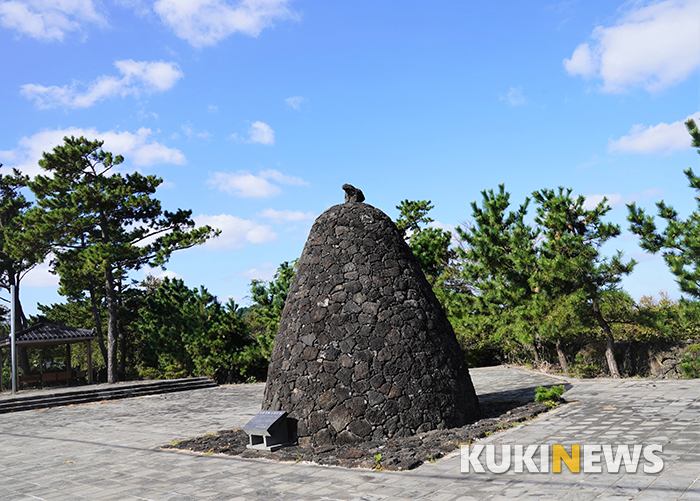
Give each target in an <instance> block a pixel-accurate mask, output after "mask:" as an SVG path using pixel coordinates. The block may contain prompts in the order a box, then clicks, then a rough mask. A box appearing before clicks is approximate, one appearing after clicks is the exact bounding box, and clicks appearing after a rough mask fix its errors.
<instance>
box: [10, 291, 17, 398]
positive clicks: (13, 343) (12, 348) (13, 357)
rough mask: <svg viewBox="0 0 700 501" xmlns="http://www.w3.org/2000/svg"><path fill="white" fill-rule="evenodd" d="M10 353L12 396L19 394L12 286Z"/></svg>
mask: <svg viewBox="0 0 700 501" xmlns="http://www.w3.org/2000/svg"><path fill="white" fill-rule="evenodd" d="M10 296H12V299H11V300H10V352H11V364H12V372H11V377H12V394H13V395H14V394H16V393H17V344H16V339H15V286H14V285H11V286H10Z"/></svg>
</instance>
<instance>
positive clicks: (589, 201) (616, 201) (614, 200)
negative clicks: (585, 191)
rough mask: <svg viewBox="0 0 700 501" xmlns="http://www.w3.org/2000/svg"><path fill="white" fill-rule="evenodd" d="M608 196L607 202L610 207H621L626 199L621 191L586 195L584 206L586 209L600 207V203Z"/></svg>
mask: <svg viewBox="0 0 700 501" xmlns="http://www.w3.org/2000/svg"><path fill="white" fill-rule="evenodd" d="M604 198H607V199H608V200H607V204H608V205H609V206H610V207H619V206H621V205H622V204H623V203H624V201H623V198H622V195H621V194H619V193H605V194H602V195H586V201H585V202H584V203H583V208H584V209H586V210H593V209H595V208H596V207H598V204H599V203H600V202H602V201H603V199H604Z"/></svg>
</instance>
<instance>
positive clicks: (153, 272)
mask: <svg viewBox="0 0 700 501" xmlns="http://www.w3.org/2000/svg"><path fill="white" fill-rule="evenodd" d="M141 273H143V276H144V278H145V277H148V276H151V277H154V278H169V279H170V280H175V279H177V278H182V275H180V274H179V273H176V272H174V271H172V270H164V269H162V268H151V267H150V266H146V267H144V268H142V269H141Z"/></svg>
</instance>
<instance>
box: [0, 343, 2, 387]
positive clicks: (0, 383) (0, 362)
mask: <svg viewBox="0 0 700 501" xmlns="http://www.w3.org/2000/svg"><path fill="white" fill-rule="evenodd" d="M0 393H2V348H0Z"/></svg>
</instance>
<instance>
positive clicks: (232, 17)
mask: <svg viewBox="0 0 700 501" xmlns="http://www.w3.org/2000/svg"><path fill="white" fill-rule="evenodd" d="M288 3H289V0H241V1H240V2H237V3H236V4H235V5H231V2H229V1H226V0H186V1H183V0H156V1H155V3H154V4H153V10H154V11H155V12H156V14H158V16H160V18H161V20H162V21H163V23H165V24H166V25H167V26H168V27H170V29H172V30H173V31H174V32H175V35H177V36H178V37H180V38H182V39H183V40H186V41H187V42H189V43H190V44H191V45H193V46H194V47H198V48H201V47H206V46H208V45H215V44H216V43H218V42H220V41H221V40H223V39H224V38H226V37H228V36H230V35H232V34H234V33H243V34H245V35H248V36H252V37H257V36H258V35H259V34H260V32H261V31H262V30H263V29H265V28H267V27H270V26H272V25H273V23H274V21H276V20H284V19H289V18H294V17H296V15H295V14H294V13H293V12H292V11H291V10H290V9H289V8H288V7H287V4H288Z"/></svg>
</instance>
